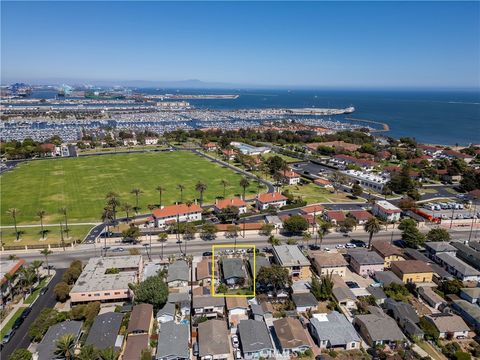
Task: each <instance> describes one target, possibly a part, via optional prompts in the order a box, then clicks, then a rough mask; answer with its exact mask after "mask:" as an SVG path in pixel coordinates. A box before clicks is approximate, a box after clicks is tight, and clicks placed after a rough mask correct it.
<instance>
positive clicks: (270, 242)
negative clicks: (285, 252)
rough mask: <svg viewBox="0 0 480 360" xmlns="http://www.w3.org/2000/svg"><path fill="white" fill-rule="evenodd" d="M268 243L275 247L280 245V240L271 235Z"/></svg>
mask: <svg viewBox="0 0 480 360" xmlns="http://www.w3.org/2000/svg"><path fill="white" fill-rule="evenodd" d="M268 243H269V244H270V245H273V246H277V245H280V239H279V238H276V237H275V236H273V235H270V236H269V237H268Z"/></svg>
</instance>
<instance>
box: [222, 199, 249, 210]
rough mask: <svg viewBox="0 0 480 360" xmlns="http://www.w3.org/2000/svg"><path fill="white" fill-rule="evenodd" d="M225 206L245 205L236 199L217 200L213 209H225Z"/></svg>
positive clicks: (245, 204)
mask: <svg viewBox="0 0 480 360" xmlns="http://www.w3.org/2000/svg"><path fill="white" fill-rule="evenodd" d="M227 206H236V207H243V206H247V203H246V202H245V201H243V200H242V199H240V198H238V197H235V198H232V199H223V200H217V202H216V203H215V207H216V208H218V209H220V210H221V209H225V208H226V207H227Z"/></svg>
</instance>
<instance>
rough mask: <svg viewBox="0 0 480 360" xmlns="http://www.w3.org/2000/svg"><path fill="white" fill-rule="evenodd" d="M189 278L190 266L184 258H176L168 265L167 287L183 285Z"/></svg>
mask: <svg viewBox="0 0 480 360" xmlns="http://www.w3.org/2000/svg"><path fill="white" fill-rule="evenodd" d="M189 280H190V268H189V266H188V263H187V262H186V261H185V260H177V261H175V262H174V263H173V264H171V265H170V266H169V267H168V275H167V284H168V286H169V287H174V288H175V287H184V286H187V285H188V281H189Z"/></svg>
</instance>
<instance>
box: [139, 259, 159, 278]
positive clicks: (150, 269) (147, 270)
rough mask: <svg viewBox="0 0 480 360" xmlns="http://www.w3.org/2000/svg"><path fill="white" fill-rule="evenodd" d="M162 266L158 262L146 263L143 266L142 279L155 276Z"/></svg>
mask: <svg viewBox="0 0 480 360" xmlns="http://www.w3.org/2000/svg"><path fill="white" fill-rule="evenodd" d="M161 268H162V267H161V266H160V264H155V263H148V264H146V265H145V266H144V268H143V280H145V279H148V278H149V277H152V276H156V275H157V274H158V271H159V270H160V269H161Z"/></svg>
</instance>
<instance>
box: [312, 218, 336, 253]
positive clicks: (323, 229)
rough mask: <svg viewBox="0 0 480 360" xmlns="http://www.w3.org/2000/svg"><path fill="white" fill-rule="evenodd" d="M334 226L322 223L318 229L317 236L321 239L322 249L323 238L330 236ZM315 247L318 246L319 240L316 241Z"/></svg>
mask: <svg viewBox="0 0 480 360" xmlns="http://www.w3.org/2000/svg"><path fill="white" fill-rule="evenodd" d="M331 227H332V225H331V224H330V223H328V222H322V223H321V224H320V226H319V227H318V230H317V234H318V236H319V237H320V249H321V248H322V242H323V237H324V236H325V235H327V234H328V232H329V230H330V228H331ZM315 245H317V239H315Z"/></svg>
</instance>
